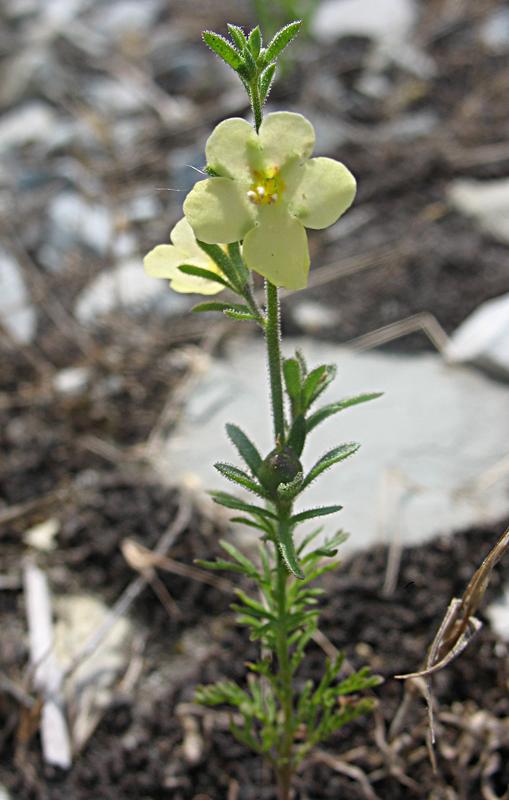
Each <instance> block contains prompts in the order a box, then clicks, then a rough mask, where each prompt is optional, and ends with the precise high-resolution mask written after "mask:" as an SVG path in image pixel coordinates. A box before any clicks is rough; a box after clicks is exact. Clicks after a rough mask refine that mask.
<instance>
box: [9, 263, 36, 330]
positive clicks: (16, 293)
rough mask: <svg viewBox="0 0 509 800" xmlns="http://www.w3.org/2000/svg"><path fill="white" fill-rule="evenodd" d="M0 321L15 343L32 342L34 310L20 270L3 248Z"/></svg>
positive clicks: (34, 324)
mask: <svg viewBox="0 0 509 800" xmlns="http://www.w3.org/2000/svg"><path fill="white" fill-rule="evenodd" d="M0 321H1V323H2V325H3V327H4V328H5V330H6V331H7V333H9V334H10V336H12V338H13V339H14V340H15V341H16V342H19V343H21V344H28V343H29V342H31V341H32V339H33V337H34V334H35V328H36V322H37V318H36V314H35V310H34V308H33V306H32V304H31V302H30V297H29V294H28V291H27V289H26V286H25V281H24V278H23V275H22V272H21V268H20V267H19V265H18V263H17V262H16V261H15V260H14V258H13V257H12V256H11V254H10V253H9V252H8V251H7V250H4V249H3V248H0Z"/></svg>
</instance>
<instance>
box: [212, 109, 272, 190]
mask: <svg viewBox="0 0 509 800" xmlns="http://www.w3.org/2000/svg"><path fill="white" fill-rule="evenodd" d="M259 148H260V144H259V142H258V137H257V135H256V132H255V130H254V128H253V127H252V126H251V125H250V124H249V122H246V120H245V119H240V117H239V118H238V117H233V118H232V119H225V120H224V122H220V123H219V125H218V126H217V127H216V128H215V129H214V131H213V133H212V134H211V135H210V136H209V139H208V141H207V144H206V147H205V152H206V154H207V164H208V166H209V167H212V169H213V170H215V172H217V173H218V174H219V175H221V176H222V177H225V178H236V179H237V180H247V181H248V180H250V178H251V168H250V163H251V158H250V153H251V154H252V153H253V152H256V150H259Z"/></svg>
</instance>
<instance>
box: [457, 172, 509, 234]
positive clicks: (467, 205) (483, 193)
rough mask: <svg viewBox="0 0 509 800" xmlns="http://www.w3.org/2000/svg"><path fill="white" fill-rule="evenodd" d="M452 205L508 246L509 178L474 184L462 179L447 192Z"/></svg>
mask: <svg viewBox="0 0 509 800" xmlns="http://www.w3.org/2000/svg"><path fill="white" fill-rule="evenodd" d="M448 197H449V201H450V203H451V204H452V205H453V206H454V207H455V208H456V209H458V211H461V212H462V213H463V214H466V215H467V216H471V217H473V218H474V219H476V220H477V222H478V223H479V225H480V227H481V228H482V229H483V230H485V231H487V233H491V234H492V236H494V237H495V238H497V239H500V241H502V242H508V243H509V178H498V179H496V180H492V181H475V180H471V179H469V178H459V179H458V180H456V181H453V182H452V183H451V184H450V186H449V189H448Z"/></svg>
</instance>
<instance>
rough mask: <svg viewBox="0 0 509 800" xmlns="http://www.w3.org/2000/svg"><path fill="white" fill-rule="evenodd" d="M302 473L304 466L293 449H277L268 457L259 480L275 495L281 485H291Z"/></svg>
mask: <svg viewBox="0 0 509 800" xmlns="http://www.w3.org/2000/svg"><path fill="white" fill-rule="evenodd" d="M299 472H302V465H301V463H300V461H299V459H298V458H297V456H296V455H295V453H294V452H293V450H292V449H291V447H288V446H286V445H284V446H283V447H276V448H275V449H274V450H271V452H270V453H269V454H268V456H266V457H265V458H264V460H263V462H262V465H261V467H260V470H259V472H258V479H259V481H260V483H261V484H262V486H263V487H264V488H265V489H267V491H269V492H271V493H273V494H275V493H276V491H277V487H278V486H279V485H280V484H281V483H290V482H291V481H293V479H294V478H295V476H296V475H298V474H299Z"/></svg>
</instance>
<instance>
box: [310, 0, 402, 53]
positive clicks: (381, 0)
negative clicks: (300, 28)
mask: <svg viewBox="0 0 509 800" xmlns="http://www.w3.org/2000/svg"><path fill="white" fill-rule="evenodd" d="M416 21H417V9H416V6H415V4H414V2H413V1H412V0H377V1H376V3H373V2H372V0H326V2H322V3H320V4H319V5H318V10H317V12H316V14H315V17H314V19H313V23H312V33H313V34H314V35H315V36H316V37H317V39H319V40H320V41H322V42H334V41H336V39H338V38H339V37H341V36H366V37H368V38H369V39H373V40H375V41H377V42H378V43H383V44H387V43H388V42H400V41H401V42H404V41H405V39H407V38H408V36H409V35H410V33H411V32H412V29H413V27H414V25H415V23H416Z"/></svg>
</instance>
